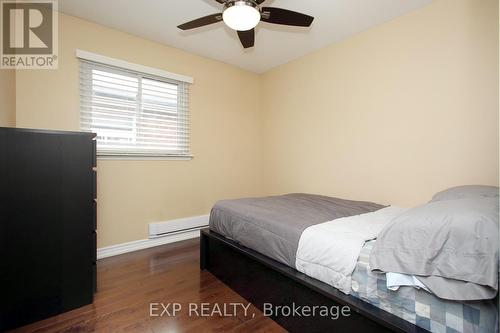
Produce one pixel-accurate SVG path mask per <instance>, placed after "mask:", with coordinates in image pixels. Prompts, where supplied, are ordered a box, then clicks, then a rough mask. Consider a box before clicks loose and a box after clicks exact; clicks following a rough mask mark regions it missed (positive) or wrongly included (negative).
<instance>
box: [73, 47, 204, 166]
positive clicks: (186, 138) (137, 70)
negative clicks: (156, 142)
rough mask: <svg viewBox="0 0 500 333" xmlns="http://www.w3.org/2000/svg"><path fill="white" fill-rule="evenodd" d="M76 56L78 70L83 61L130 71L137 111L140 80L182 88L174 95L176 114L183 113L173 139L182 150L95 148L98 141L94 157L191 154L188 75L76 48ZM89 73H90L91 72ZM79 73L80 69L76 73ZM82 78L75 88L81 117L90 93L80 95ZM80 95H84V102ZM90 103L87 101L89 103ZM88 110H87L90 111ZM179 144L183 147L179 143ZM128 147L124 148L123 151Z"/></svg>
mask: <svg viewBox="0 0 500 333" xmlns="http://www.w3.org/2000/svg"><path fill="white" fill-rule="evenodd" d="M76 56H77V58H78V59H79V62H80V63H79V71H81V70H82V67H83V66H84V65H82V62H83V63H86V65H85V66H96V68H97V69H99V67H101V68H102V69H108V70H109V71H110V73H114V72H116V73H115V74H122V75H130V76H131V77H136V78H137V96H136V103H137V106H136V109H135V110H136V112H138V113H139V114H141V111H142V110H143V108H144V104H143V102H142V97H143V96H142V88H143V80H144V79H145V80H153V81H158V82H162V83H167V84H174V85H177V89H182V91H179V92H178V96H177V105H182V103H184V105H182V106H180V107H178V110H179V109H180V108H182V111H183V112H181V113H179V117H183V119H182V121H180V120H179V123H180V124H181V125H182V126H184V128H185V129H183V130H182V131H183V132H181V133H179V135H178V136H177V139H178V140H179V139H180V140H181V141H183V142H185V146H184V148H186V150H185V151H184V152H179V153H174V152H167V151H164V152H161V151H154V150H149V151H148V150H147V148H142V149H141V148H137V149H135V151H134V149H131V148H129V149H126V148H125V149H123V150H120V149H116V150H115V151H113V149H106V147H101V149H99V144H97V157H98V159H135V160H159V159H160V160H161V159H168V160H190V159H192V158H193V155H192V154H191V146H190V132H189V127H190V126H189V105H188V104H189V103H188V100H189V86H190V84H192V83H193V81H194V80H193V79H192V78H191V77H188V76H184V75H179V74H175V73H170V72H166V71H163V70H159V69H156V68H152V67H147V66H142V65H137V64H133V63H129V62H126V61H123V60H118V59H114V58H109V57H105V56H101V55H97V54H94V53H90V52H86V51H82V50H76ZM91 74H92V73H91ZM81 75H83V74H82V73H81V72H80V77H81ZM82 80H83V79H81V78H80V79H79V82H80V84H79V92H80V105H79V114H80V117H82V113H83V111H82V110H83V104H85V103H88V102H89V100H90V102H91V100H92V96H91V95H90V96H84V94H83V93H82V86H83V84H82V82H83V81H82ZM85 84H86V85H88V86H89V87H90V88H92V87H93V85H92V82H91V83H89V84H87V83H85ZM84 99H87V101H86V102H85V100H84ZM90 105H91V104H90ZM91 112H92V111H89V113H91ZM82 128H83V126H82V123H81V122H80V129H81V130H82ZM180 148H183V146H182V145H181V146H180ZM127 150H128V151H127Z"/></svg>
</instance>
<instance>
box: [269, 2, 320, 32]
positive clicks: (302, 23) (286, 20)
mask: <svg viewBox="0 0 500 333" xmlns="http://www.w3.org/2000/svg"><path fill="white" fill-rule="evenodd" d="M262 21H264V22H268V23H274V24H283V25H293V26H297V27H308V26H310V25H311V24H312V22H313V21H314V17H312V16H309V15H306V14H301V13H297V12H294V11H291V10H287V9H281V8H275V7H262Z"/></svg>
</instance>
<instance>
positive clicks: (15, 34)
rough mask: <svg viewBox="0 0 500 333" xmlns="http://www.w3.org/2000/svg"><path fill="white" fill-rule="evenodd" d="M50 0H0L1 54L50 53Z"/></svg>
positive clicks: (51, 26) (51, 10)
mask: <svg viewBox="0 0 500 333" xmlns="http://www.w3.org/2000/svg"><path fill="white" fill-rule="evenodd" d="M53 9H54V8H53V1H19V0H18V1H12V0H1V11H2V15H1V16H2V51H3V54H4V55H9V54H11V55H14V54H15V55H19V54H51V53H53V35H54V33H53V15H54V14H53Z"/></svg>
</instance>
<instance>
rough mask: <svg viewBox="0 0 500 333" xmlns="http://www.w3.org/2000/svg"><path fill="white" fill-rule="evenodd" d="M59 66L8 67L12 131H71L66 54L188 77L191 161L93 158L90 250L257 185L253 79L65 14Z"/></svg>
mask: <svg viewBox="0 0 500 333" xmlns="http://www.w3.org/2000/svg"><path fill="white" fill-rule="evenodd" d="M59 27H60V28H59V31H60V41H59V48H60V49H59V69H58V70H55V71H49V70H46V71H40V70H39V71H18V73H17V126H18V127H37V128H48V129H65V130H78V128H79V97H78V91H79V90H78V89H79V88H78V61H77V59H76V58H75V49H77V48H79V49H82V50H86V51H90V52H95V53H98V54H102V55H106V56H109V57H115V58H119V59H123V60H126V61H130V62H133V63H138V64H142V65H146V66H151V67H155V68H160V69H163V70H167V71H171V72H174V73H179V74H184V75H189V76H192V77H194V79H195V83H194V84H193V85H192V87H191V95H190V115H191V131H192V136H191V141H192V153H193V154H194V156H195V158H194V159H193V160H191V161H103V160H101V161H99V162H98V200H99V201H98V221H99V226H98V246H99V247H103V246H108V245H112V244H117V243H123V242H128V241H132V240H137V239H144V238H147V224H148V223H149V222H153V221H164V220H169V219H174V218H179V217H186V216H194V215H201V214H207V213H208V212H209V211H210V208H211V206H212V205H213V203H214V202H215V201H216V200H218V199H222V198H235V197H241V196H249V195H259V194H261V192H262V191H261V189H262V169H261V168H262V164H261V155H262V149H261V148H262V143H261V135H260V131H261V118H260V114H259V104H258V102H259V100H258V94H259V85H260V81H259V77H258V76H257V75H256V74H252V73H249V72H246V71H243V70H240V69H237V68H236V67H232V66H228V65H225V64H222V63H220V62H216V61H212V60H208V59H205V58H202V57H198V56H195V55H191V54H189V53H186V52H182V51H179V50H177V49H174V48H169V47H166V46H162V45H160V44H157V43H153V42H149V41H146V40H144V39H140V38H136V37H133V36H131V35H128V34H125V33H121V32H119V31H116V30H112V29H108V28H105V27H103V26H100V25H97V24H93V23H90V22H87V21H83V20H80V19H77V18H74V17H71V16H66V15H61V16H60V21H59Z"/></svg>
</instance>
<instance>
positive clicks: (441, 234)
mask: <svg viewBox="0 0 500 333" xmlns="http://www.w3.org/2000/svg"><path fill="white" fill-rule="evenodd" d="M498 209H499V201H498V198H486V197H474V198H464V199H457V200H443V201H436V202H430V203H427V204H425V205H422V206H418V207H416V208H413V209H410V210H408V211H406V212H405V213H403V214H401V215H399V216H398V217H396V218H395V219H394V220H392V221H391V222H390V223H389V224H388V225H387V226H386V227H385V228H384V230H382V232H381V233H380V235H379V237H378V239H377V241H376V243H375V245H374V247H373V250H372V252H371V255H370V267H371V269H372V270H378V271H383V272H394V273H402V274H409V275H416V276H417V277H418V276H422V277H428V279H425V278H424V279H422V280H421V281H422V282H423V283H424V284H425V285H426V287H428V288H429V289H430V290H431V291H432V292H433V293H434V294H435V295H436V296H438V297H441V298H445V299H454V300H459V299H460V300H477V299H485V298H494V297H495V295H496V292H497V290H498V245H499V240H498V238H499V237H498ZM448 279H450V280H448ZM426 280H427V281H428V283H426ZM447 281H448V282H450V283H447ZM457 281H458V282H461V283H457ZM467 284H468V285H470V286H473V287H471V288H467Z"/></svg>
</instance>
